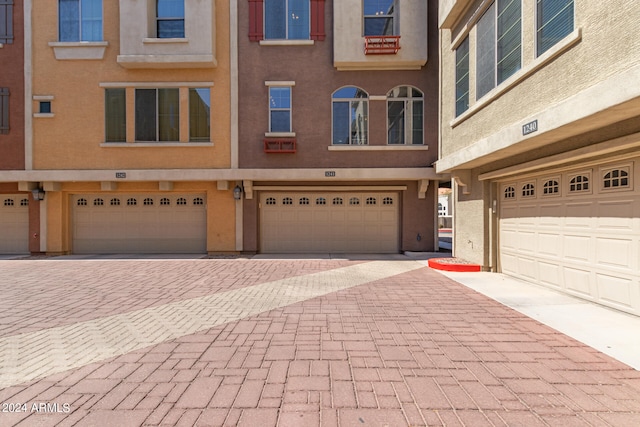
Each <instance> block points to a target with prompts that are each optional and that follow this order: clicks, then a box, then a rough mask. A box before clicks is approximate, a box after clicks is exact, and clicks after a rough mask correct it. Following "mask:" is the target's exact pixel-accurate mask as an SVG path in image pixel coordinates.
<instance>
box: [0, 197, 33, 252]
mask: <svg viewBox="0 0 640 427" xmlns="http://www.w3.org/2000/svg"><path fill="white" fill-rule="evenodd" d="M28 252H29V198H28V197H27V196H25V195H23V194H2V195H0V253H3V254H26V253H28Z"/></svg>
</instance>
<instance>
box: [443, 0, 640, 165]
mask: <svg viewBox="0 0 640 427" xmlns="http://www.w3.org/2000/svg"><path fill="white" fill-rule="evenodd" d="M522 3H523V5H522V9H523V48H522V51H523V64H522V66H523V68H526V67H527V66H528V65H530V64H531V63H532V62H534V61H535V59H536V58H535V57H534V56H535V53H534V45H535V42H534V37H535V19H534V16H535V1H534V0H523V2H522ZM574 5H575V28H576V29H580V31H581V33H582V36H581V39H580V40H579V41H578V42H577V43H576V44H575V45H573V46H571V47H570V48H568V50H566V51H565V52H564V53H562V54H561V55H560V56H558V57H557V58H556V59H555V60H553V61H549V62H548V63H546V64H544V66H543V67H542V68H540V69H538V70H537V71H536V72H535V73H534V74H532V75H530V76H528V77H527V78H525V79H524V80H523V81H521V82H520V83H518V84H516V85H514V86H513V87H511V88H510V89H509V90H508V91H506V92H505V93H503V94H502V95H500V96H498V97H496V98H495V99H492V100H491V102H490V103H489V104H488V105H486V106H485V107H484V108H482V109H481V110H479V111H478V112H477V113H475V114H474V115H472V116H470V117H469V118H468V119H466V120H464V121H462V122H460V123H457V124H456V125H455V127H452V126H451V122H452V121H453V120H454V118H455V111H454V100H455V81H454V80H455V50H452V45H451V32H450V31H449V30H442V31H441V37H442V43H441V58H442V70H443V75H442V106H441V108H442V119H441V125H442V145H441V155H442V156H443V157H444V156H447V155H450V154H452V153H454V152H456V151H458V150H461V149H463V148H464V147H467V146H469V145H470V144H472V143H473V142H475V141H477V140H480V139H482V138H484V137H487V136H489V135H492V134H494V133H495V132H497V131H499V130H500V129H501V128H503V127H505V126H507V125H509V124H513V123H518V122H521V121H522V120H523V119H525V118H527V117H530V116H532V115H534V114H536V113H538V112H540V111H544V110H545V108H546V107H547V106H548V105H553V104H556V103H558V102H561V101H563V100H565V99H567V98H569V97H570V96H572V95H573V94H575V93H578V92H580V91H582V90H585V89H588V88H590V87H591V86H594V85H596V84H598V83H599V82H601V81H603V80H606V79H607V78H609V77H611V76H612V75H615V74H617V73H620V72H622V71H624V70H627V69H629V68H632V67H633V66H637V65H638V64H640V38H639V37H638V36H637V32H638V27H637V25H638V24H637V23H638V22H640V8H639V7H638V5H637V1H635V0H619V1H616V2H615V6H614V5H613V4H612V3H610V2H602V1H599V0H584V1H576V2H574ZM612 6H614V7H612ZM460 25H461V24H458V26H460ZM470 57H471V73H470V74H471V79H470V86H471V99H470V101H471V106H472V107H473V103H474V102H473V98H474V96H473V95H474V93H475V90H474V86H475V78H474V70H475V68H474V66H473V62H474V58H475V29H472V30H471V33H470ZM487 96H488V97H490V96H491V95H487ZM593 102H598V100H596V99H594V100H593Z"/></svg>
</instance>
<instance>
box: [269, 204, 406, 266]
mask: <svg viewBox="0 0 640 427" xmlns="http://www.w3.org/2000/svg"><path fill="white" fill-rule="evenodd" d="M398 204H399V203H398V194H397V193H314V192H310V193H284V192H282V193H280V192H273V193H263V194H261V196H260V237H261V239H260V242H261V243H260V247H261V251H262V252H264V253H304V252H307V253H314V252H315V253H329V252H339V253H340V252H350V253H356V252H362V253H366V252H368V253H397V252H398V250H399V247H398Z"/></svg>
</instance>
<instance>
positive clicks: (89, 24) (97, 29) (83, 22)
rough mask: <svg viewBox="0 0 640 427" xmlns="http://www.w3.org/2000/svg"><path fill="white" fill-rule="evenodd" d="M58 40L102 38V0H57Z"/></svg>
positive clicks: (77, 40)
mask: <svg viewBox="0 0 640 427" xmlns="http://www.w3.org/2000/svg"><path fill="white" fill-rule="evenodd" d="M58 30H59V33H58V40H60V41H61V42H80V41H83V42H88V41H89V42H90V41H101V40H102V0H59V1H58Z"/></svg>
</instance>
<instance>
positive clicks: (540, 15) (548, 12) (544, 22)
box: [536, 0, 574, 56]
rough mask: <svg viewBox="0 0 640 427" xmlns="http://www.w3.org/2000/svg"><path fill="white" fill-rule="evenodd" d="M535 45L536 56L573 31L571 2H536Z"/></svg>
mask: <svg viewBox="0 0 640 427" xmlns="http://www.w3.org/2000/svg"><path fill="white" fill-rule="evenodd" d="M536 12H537V15H536V45H537V54H538V56H540V55H542V54H543V53H545V52H546V51H547V50H549V49H550V48H551V47H552V46H554V45H555V44H556V43H558V42H559V41H560V40H562V39H563V38H564V37H566V36H567V35H569V34H570V33H571V32H572V31H573V25H574V23H573V0H537V10H536Z"/></svg>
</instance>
